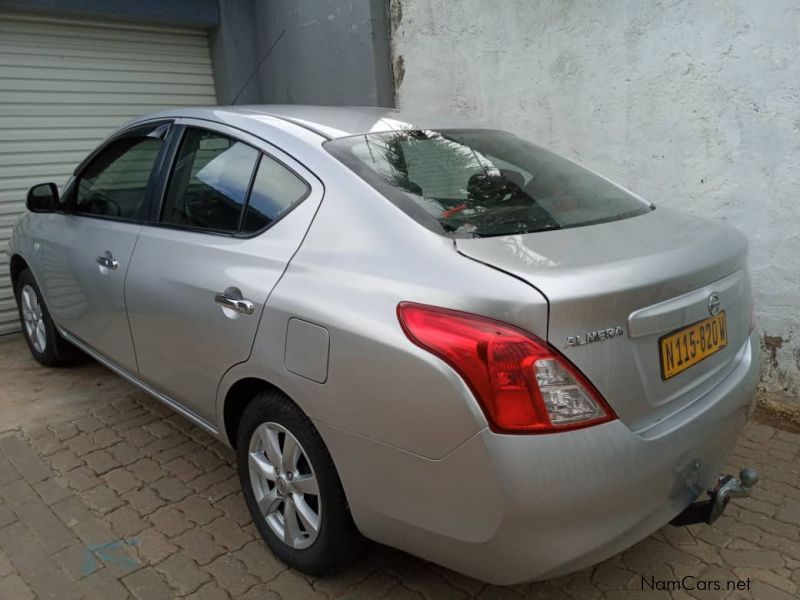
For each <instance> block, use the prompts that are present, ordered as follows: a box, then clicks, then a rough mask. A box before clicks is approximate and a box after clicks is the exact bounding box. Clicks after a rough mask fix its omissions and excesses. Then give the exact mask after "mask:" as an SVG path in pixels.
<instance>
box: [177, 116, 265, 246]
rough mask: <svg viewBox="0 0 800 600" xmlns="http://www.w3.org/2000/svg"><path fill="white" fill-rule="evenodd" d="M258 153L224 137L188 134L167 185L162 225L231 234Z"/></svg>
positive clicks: (190, 131)
mask: <svg viewBox="0 0 800 600" xmlns="http://www.w3.org/2000/svg"><path fill="white" fill-rule="evenodd" d="M258 155H259V153H258V151H257V150H256V149H255V148H253V147H251V146H248V145H247V144H244V143H242V142H238V141H236V140H233V139H231V138H229V137H226V136H223V135H220V134H218V133H214V132H211V131H204V130H200V129H188V130H187V131H186V134H185V135H184V138H183V141H182V142H181V147H180V150H179V152H178V158H177V162H176V164H175V168H174V171H173V174H172V178H171V179H170V182H169V187H168V189H167V195H166V199H165V201H164V208H163V210H162V214H161V221H162V222H163V223H167V224H171V225H179V226H183V227H190V228H197V229H207V230H211V231H219V232H230V233H235V232H237V231H239V228H240V222H241V218H242V211H243V208H244V204H245V200H246V198H247V191H248V187H249V185H250V180H251V179H252V175H253V170H254V169H255V166H256V161H257V160H258Z"/></svg>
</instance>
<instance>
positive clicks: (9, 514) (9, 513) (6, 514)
mask: <svg viewBox="0 0 800 600" xmlns="http://www.w3.org/2000/svg"><path fill="white" fill-rule="evenodd" d="M16 520H17V515H16V513H15V512H14V511H13V510H11V509H10V508H8V506H6V504H5V502H3V503H0V529H2V528H3V527H5V526H6V525H10V524H11V523H13V522H14V521H16Z"/></svg>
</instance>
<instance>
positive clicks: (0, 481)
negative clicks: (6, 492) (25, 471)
mask: <svg viewBox="0 0 800 600" xmlns="http://www.w3.org/2000/svg"><path fill="white" fill-rule="evenodd" d="M18 479H22V475H20V474H19V471H17V470H16V469H15V468H14V465H12V464H11V461H10V460H8V459H7V458H6V457H5V455H3V454H2V452H0V487H2V486H5V485H7V484H9V483H11V482H12V481H16V480H18Z"/></svg>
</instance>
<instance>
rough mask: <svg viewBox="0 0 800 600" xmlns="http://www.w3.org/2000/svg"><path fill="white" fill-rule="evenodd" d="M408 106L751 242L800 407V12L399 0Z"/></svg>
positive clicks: (763, 5)
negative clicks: (515, 142) (506, 137)
mask: <svg viewBox="0 0 800 600" xmlns="http://www.w3.org/2000/svg"><path fill="white" fill-rule="evenodd" d="M391 12H392V26H393V31H392V50H393V61H394V72H395V77H396V85H397V99H398V104H399V106H400V107H401V108H416V109H429V108H431V107H435V108H438V109H439V110H442V111H455V112H457V113H461V114H465V115H472V116H474V117H476V118H477V119H481V120H485V121H488V122H491V123H494V124H498V125H500V126H504V127H505V128H508V129H511V130H513V131H516V132H519V133H521V134H523V135H525V136H526V137H528V138H530V139H532V140H534V141H537V142H539V143H542V144H544V145H546V146H549V147H551V148H553V149H555V150H557V151H560V152H562V153H564V154H566V155H567V156H569V157H571V158H574V159H576V160H578V161H579V162H581V163H583V164H585V165H587V166H589V167H591V168H593V169H596V170H598V171H600V172H602V173H603V174H605V175H607V176H609V177H611V178H612V179H615V180H617V181H619V182H620V183H622V184H623V185H625V186H627V187H630V188H632V189H633V190H636V191H637V192H639V193H641V194H642V195H643V196H645V197H647V198H649V199H651V200H653V201H654V202H655V203H656V204H660V205H663V206H669V207H675V208H679V209H681V210H683V211H686V212H689V213H694V214H698V215H705V216H708V217H712V218H715V219H720V220H723V221H727V222H729V223H732V224H735V225H736V226H737V227H739V228H740V229H742V230H743V231H744V232H746V234H747V235H748V237H749V238H750V249H751V254H750V265H751V269H752V274H753V279H754V283H755V287H756V303H757V306H758V319H759V328H760V330H761V332H762V335H763V340H764V345H765V354H764V359H765V370H764V386H765V388H766V389H768V390H771V391H776V392H784V391H785V392H788V394H790V395H793V396H794V397H797V396H798V394H800V227H798V223H800V60H798V49H799V48H800V27H798V23H800V3H798V2H797V1H796V0H771V1H770V2H752V1H748V0H730V1H725V2H714V1H712V0H705V1H699V0H697V1H691V0H686V1H683V2H680V1H679V2H641V1H639V0H604V1H603V2H599V1H594V2H589V1H587V2H571V1H566V0H562V1H558V0H550V1H537V2H530V1H527V0H504V1H503V2H491V3H490V2H486V1H485V0H463V1H461V2H438V1H435V0H393V1H392V11H391Z"/></svg>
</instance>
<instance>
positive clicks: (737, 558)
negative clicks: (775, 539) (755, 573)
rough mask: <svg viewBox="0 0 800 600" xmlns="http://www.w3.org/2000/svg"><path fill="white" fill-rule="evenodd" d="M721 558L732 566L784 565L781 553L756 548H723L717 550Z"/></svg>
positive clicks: (773, 566)
mask: <svg viewBox="0 0 800 600" xmlns="http://www.w3.org/2000/svg"><path fill="white" fill-rule="evenodd" d="M719 553H720V556H722V560H724V561H725V562H726V563H728V564H729V565H731V566H733V567H753V568H762V569H777V568H779V567H782V566H783V565H784V561H783V558H781V555H780V554H778V553H777V552H775V551H773V550H764V549H761V548H756V549H754V550H729V549H728V548H723V549H722V550H720V551H719Z"/></svg>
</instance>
